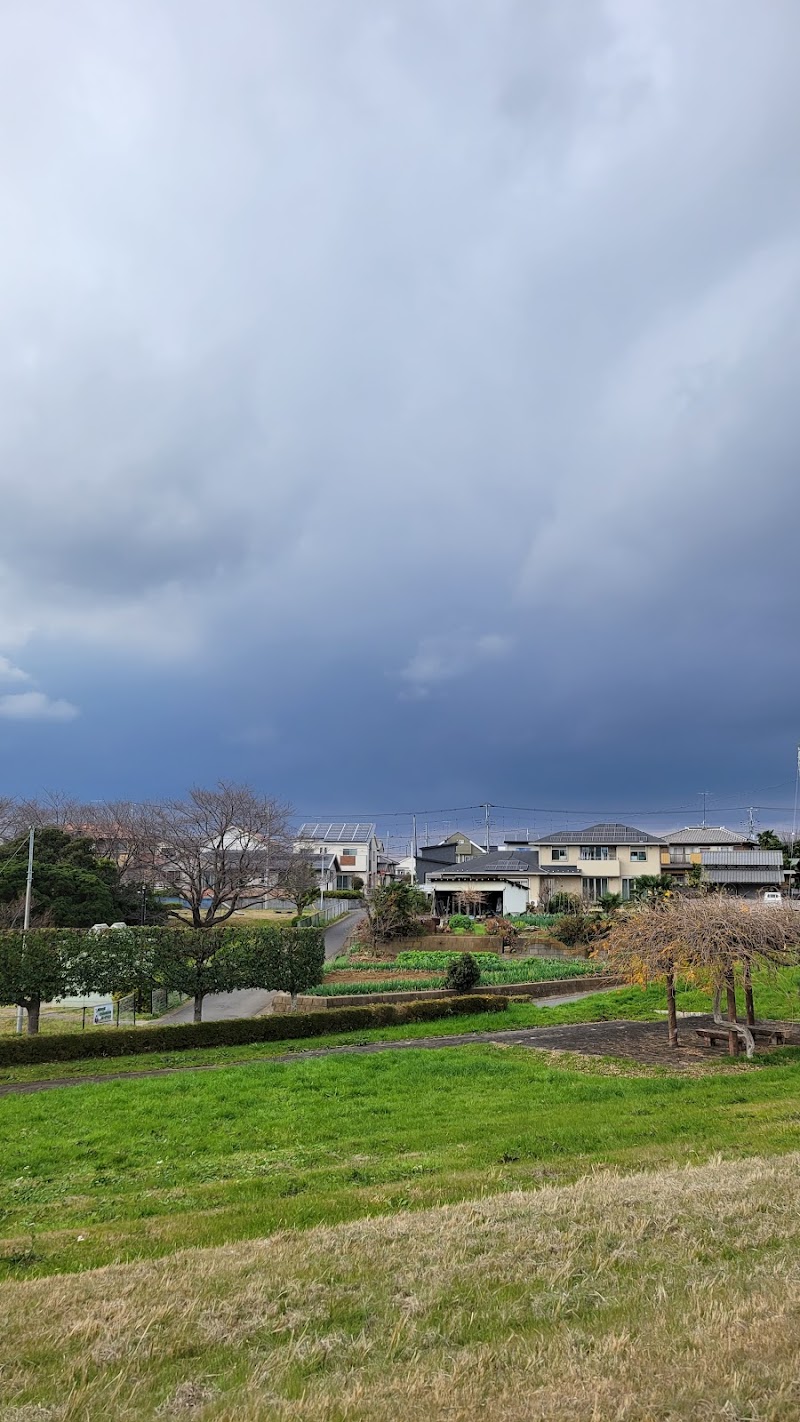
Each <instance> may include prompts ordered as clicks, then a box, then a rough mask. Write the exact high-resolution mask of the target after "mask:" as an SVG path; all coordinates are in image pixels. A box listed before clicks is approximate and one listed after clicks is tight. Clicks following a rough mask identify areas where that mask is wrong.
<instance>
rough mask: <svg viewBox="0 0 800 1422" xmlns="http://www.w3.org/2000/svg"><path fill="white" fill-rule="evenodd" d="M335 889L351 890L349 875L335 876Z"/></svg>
mask: <svg viewBox="0 0 800 1422" xmlns="http://www.w3.org/2000/svg"><path fill="white" fill-rule="evenodd" d="M336 887H337V889H349V888H351V887H352V885H351V883H350V875H349V874H337V875H336Z"/></svg>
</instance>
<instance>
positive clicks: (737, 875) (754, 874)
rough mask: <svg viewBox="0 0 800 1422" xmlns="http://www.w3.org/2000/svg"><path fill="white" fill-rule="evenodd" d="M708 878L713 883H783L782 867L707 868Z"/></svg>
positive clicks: (706, 875)
mask: <svg viewBox="0 0 800 1422" xmlns="http://www.w3.org/2000/svg"><path fill="white" fill-rule="evenodd" d="M704 877H705V878H706V879H708V881H709V883H711V884H782V883H783V870H782V869H770V868H763V869H744V868H738V869H733V868H730V869H725V868H722V869H707V870H706V871H705V876H704Z"/></svg>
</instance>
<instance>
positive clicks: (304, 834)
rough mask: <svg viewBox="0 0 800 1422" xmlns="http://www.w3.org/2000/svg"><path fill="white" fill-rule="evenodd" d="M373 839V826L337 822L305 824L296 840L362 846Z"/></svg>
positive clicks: (346, 821) (298, 832)
mask: <svg viewBox="0 0 800 1422" xmlns="http://www.w3.org/2000/svg"><path fill="white" fill-rule="evenodd" d="M374 837H375V826H374V825H366V824H363V825H362V824H354V823H353V822H352V820H345V821H342V820H339V821H338V822H337V823H336V824H315V825H314V824H306V825H301V826H300V828H299V830H298V831H297V838H298V839H323V840H325V841H326V842H328V843H330V844H350V843H352V844H364V843H367V842H368V841H369V840H371V839H374Z"/></svg>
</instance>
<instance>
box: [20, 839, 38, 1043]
mask: <svg viewBox="0 0 800 1422" xmlns="http://www.w3.org/2000/svg"><path fill="white" fill-rule="evenodd" d="M35 833H36V831H35V830H34V827H33V825H31V832H30V834H29V836H28V878H27V881H26V883H25V916H24V918H23V920H22V952H23V955H24V953H25V934H26V933H27V932H28V929H29V928H30V926H31V887H32V884H33V838H34V834H35ZM22 1022H23V1010H22V1008H21V1007H18V1008H17V1032H21V1031H22Z"/></svg>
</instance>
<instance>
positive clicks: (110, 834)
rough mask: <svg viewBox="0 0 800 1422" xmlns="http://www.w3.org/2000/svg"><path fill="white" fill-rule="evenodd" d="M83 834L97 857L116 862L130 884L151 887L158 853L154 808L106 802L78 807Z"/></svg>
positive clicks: (125, 802) (124, 878) (129, 802)
mask: <svg viewBox="0 0 800 1422" xmlns="http://www.w3.org/2000/svg"><path fill="white" fill-rule="evenodd" d="M79 816H80V821H79V823H80V831H81V833H82V834H84V835H86V836H87V838H89V839H91V840H92V841H93V842H94V846H95V849H96V850H97V852H98V854H101V855H103V857H104V858H106V859H113V861H114V863H115V864H116V865H117V867H118V869H119V871H120V877H121V879H122V880H123V882H124V883H128V884H151V883H152V881H153V868H154V864H155V859H156V853H157V850H158V840H157V838H154V825H153V818H154V815H153V808H152V806H149V805H140V804H136V803H135V802H134V801H131V800H104V801H102V802H100V803H99V804H94V805H82V806H80V807H79Z"/></svg>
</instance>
